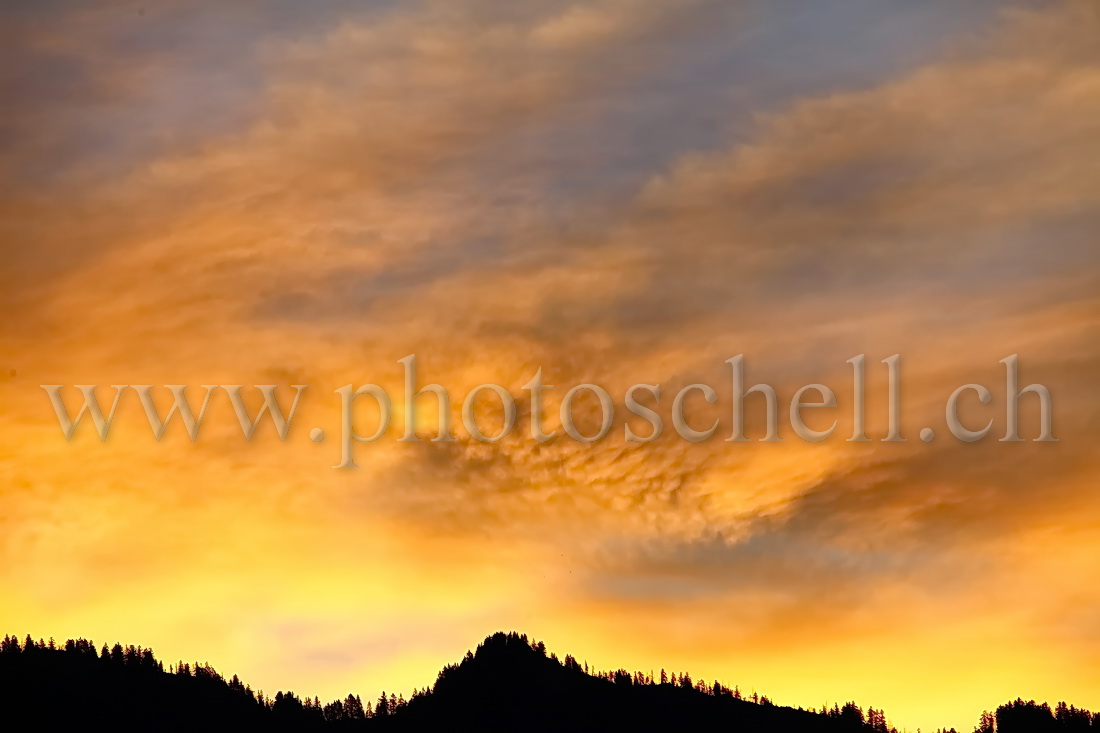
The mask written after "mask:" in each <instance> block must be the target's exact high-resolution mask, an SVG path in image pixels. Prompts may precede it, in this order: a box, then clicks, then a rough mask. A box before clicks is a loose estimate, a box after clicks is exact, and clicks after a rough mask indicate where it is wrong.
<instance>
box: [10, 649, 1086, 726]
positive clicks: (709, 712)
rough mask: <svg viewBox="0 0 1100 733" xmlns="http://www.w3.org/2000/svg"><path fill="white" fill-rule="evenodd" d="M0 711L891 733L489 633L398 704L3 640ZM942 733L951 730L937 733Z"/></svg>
mask: <svg viewBox="0 0 1100 733" xmlns="http://www.w3.org/2000/svg"><path fill="white" fill-rule="evenodd" d="M0 702H2V703H3V704H2V705H0V709H2V710H4V711H6V713H5V717H6V718H7V719H8V720H9V721H13V722H14V721H16V720H20V719H21V716H24V715H25V716H26V717H25V718H22V719H23V721H24V723H26V724H27V725H26V727H31V726H32V725H33V724H34V723H35V722H42V721H45V720H49V721H50V722H51V723H53V724H56V725H58V726H61V725H64V726H65V727H69V726H70V725H72V726H75V725H80V724H96V725H98V726H101V727H105V728H106V729H108V730H111V729H113V730H137V729H149V728H157V729H160V730H184V729H191V728H194V727H196V726H201V727H206V728H207V729H217V730H234V729H241V730H264V729H267V730H330V729H341V728H346V729H360V728H370V729H375V728H387V729H390V730H395V731H402V730H410V731H411V730H450V729H454V730H463V729H472V728H476V729H480V730H494V729H496V730H502V729H507V730H530V731H542V730H547V731H549V730H554V731H557V730H561V729H563V728H569V729H571V730H598V729H606V728H607V727H608V726H613V727H615V728H620V729H626V728H628V727H630V728H635V729H638V730H658V729H662V728H664V727H668V726H679V727H681V728H686V727H713V728H716V729H722V728H738V729H744V730H758V731H806V732H807V733H815V732H816V731H821V733H897V731H896V728H894V727H893V726H891V725H890V724H889V723H888V721H887V719H886V714H885V712H884V711H882V710H880V709H875V708H873V707H870V708H866V709H864V708H862V707H860V706H859V705H857V704H856V703H854V702H847V703H844V704H833V705H831V706H830V705H823V706H822V707H821V708H818V709H815V708H808V709H803V708H791V707H783V706H779V705H776V704H775V703H774V702H773V701H772V700H771V699H769V698H768V697H767V696H765V695H761V694H759V693H757V692H755V691H754V692H752V693H748V694H745V693H743V692H742V691H741V690H740V688H739V687H736V686H735V687H733V688H730V687H728V686H726V685H724V684H723V683H721V682H719V681H717V680H714V681H711V682H706V681H704V680H702V679H695V678H693V677H692V675H691V674H689V673H688V672H671V673H670V672H667V671H666V670H664V669H662V670H661V671H660V673H645V672H640V671H634V672H630V671H627V670H626V669H617V670H612V671H597V670H594V669H590V668H589V667H588V664H587V663H581V662H579V661H578V660H577V659H576V658H575V657H573V656H572V655H569V654H567V655H565V657H564V658H561V659H559V658H558V656H557V655H556V654H554V653H548V652H547V649H546V646H545V644H543V643H542V642H541V641H532V640H529V639H528V637H527V636H526V635H522V634H518V633H515V632H512V633H507V634H506V633H503V632H499V633H496V634H493V635H492V636H490V637H488V638H486V639H485V640H484V641H483V642H482V643H481V644H480V645H478V647H477V648H476V649H475V650H472V651H470V652H467V654H466V656H465V658H464V659H462V660H461V661H460V662H458V663H456V664H451V665H447V666H446V667H444V668H443V669H442V670H441V671H440V672H439V674H438V676H437V679H436V682H435V684H434V685H433V686H432V687H429V688H426V689H424V690H415V691H413V693H412V695H411V696H410V697H409V698H408V699H406V698H405V697H404V696H403V695H399V694H395V693H392V692H391V693H389V694H387V693H386V692H381V694H379V695H378V696H377V697H368V699H367V700H363V699H362V698H361V697H360V696H359V695H356V694H349V695H347V696H346V697H345V698H343V699H338V700H333V701H331V702H327V703H322V702H321V700H320V699H319V698H317V697H312V698H311V697H308V696H299V695H297V694H295V693H294V692H290V691H279V692H277V693H275V694H274V695H273V696H270V695H267V694H265V693H264V692H263V691H262V690H254V689H252V687H250V686H249V685H247V684H245V683H244V682H242V681H241V680H240V679H239V678H238V677H237V676H236V675H234V676H233V677H231V678H229V679H226V678H225V677H223V676H222V675H221V674H219V673H218V672H217V671H216V670H215V669H214V668H213V667H211V666H210V665H209V664H206V663H198V662H196V663H187V662H183V661H180V662H177V663H176V664H172V665H168V666H165V664H164V663H163V662H162V661H160V660H158V659H157V658H156V657H155V655H154V654H153V651H152V650H151V649H146V648H143V647H140V646H123V645H121V644H117V643H116V644H114V645H113V646H111V647H108V646H107V645H103V646H100V647H97V646H96V645H95V644H94V643H93V642H92V641H90V640H87V639H70V640H68V641H66V642H65V643H64V644H57V643H55V642H54V640H53V639H50V640H49V641H43V640H38V641H35V640H34V639H32V638H31V637H29V636H28V637H26V638H24V639H23V640H22V641H20V640H19V639H18V638H17V637H14V636H6V637H4V638H3V640H0ZM1048 731H1049V732H1050V733H1076V732H1080V733H1085V732H1086V731H1100V713H1091V712H1089V711H1088V710H1084V709H1081V708H1077V707H1074V706H1072V705H1067V704H1066V703H1064V702H1062V703H1058V704H1057V705H1056V706H1054V707H1053V708H1052V707H1051V706H1050V705H1048V704H1047V703H1037V702H1035V701H1024V700H1022V699H1017V700H1015V701H1012V702H1009V703H1007V704H1005V705H1001V706H1000V707H999V708H997V709H996V710H995V711H993V712H985V713H983V714H982V716H981V718H980V720H979V722H978V724H977V726H976V727H975V728H974V733H1047V732H1048ZM940 733H958V732H957V731H956V730H955V729H954V728H943V729H941V731H940Z"/></svg>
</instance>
